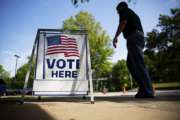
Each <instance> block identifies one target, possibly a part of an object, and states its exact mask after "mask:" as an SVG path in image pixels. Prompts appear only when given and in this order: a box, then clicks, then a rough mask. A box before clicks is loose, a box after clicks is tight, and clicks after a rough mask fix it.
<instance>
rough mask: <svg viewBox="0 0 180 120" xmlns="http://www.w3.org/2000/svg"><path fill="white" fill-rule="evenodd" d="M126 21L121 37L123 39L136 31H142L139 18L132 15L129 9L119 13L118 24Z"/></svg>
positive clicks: (134, 14)
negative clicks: (122, 36)
mask: <svg viewBox="0 0 180 120" xmlns="http://www.w3.org/2000/svg"><path fill="white" fill-rule="evenodd" d="M122 20H126V21H127V23H126V27H125V28H124V31H123V35H124V37H125V38H127V36H129V35H131V34H133V33H134V32H135V31H136V30H139V31H142V32H143V28H142V25H141V21H140V19H139V16H138V15H137V14H136V13H134V12H133V11H132V10H131V9H129V8H127V9H125V10H124V11H122V12H120V22H121V21H122Z"/></svg>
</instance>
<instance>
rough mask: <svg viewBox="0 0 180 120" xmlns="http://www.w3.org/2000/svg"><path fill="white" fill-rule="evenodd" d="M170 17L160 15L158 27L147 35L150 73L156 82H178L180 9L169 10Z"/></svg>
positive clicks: (179, 76)
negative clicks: (159, 29)
mask: <svg viewBox="0 0 180 120" xmlns="http://www.w3.org/2000/svg"><path fill="white" fill-rule="evenodd" d="M171 14H172V15H171V16H167V15H160V17H159V24H158V26H159V27H160V28H161V31H158V30H156V29H154V30H153V31H152V32H149V33H148V34H147V44H146V47H147V50H146V51H145V54H146V55H147V56H148V58H149V61H151V62H150V63H151V64H152V65H153V66H152V65H151V67H150V72H151V74H152V76H153V78H154V79H155V80H156V81H180V75H179V74H177V73H180V9H171Z"/></svg>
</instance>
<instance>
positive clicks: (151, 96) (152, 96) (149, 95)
mask: <svg viewBox="0 0 180 120" xmlns="http://www.w3.org/2000/svg"><path fill="white" fill-rule="evenodd" d="M154 97H155V96H154V95H151V94H138V93H137V94H136V95H135V98H154Z"/></svg>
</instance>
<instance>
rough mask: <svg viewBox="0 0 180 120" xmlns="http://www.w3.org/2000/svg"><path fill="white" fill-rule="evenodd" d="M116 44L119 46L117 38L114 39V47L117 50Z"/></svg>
mask: <svg viewBox="0 0 180 120" xmlns="http://www.w3.org/2000/svg"><path fill="white" fill-rule="evenodd" d="M116 44H117V38H116V37H115V38H114V39H113V46H114V48H116Z"/></svg>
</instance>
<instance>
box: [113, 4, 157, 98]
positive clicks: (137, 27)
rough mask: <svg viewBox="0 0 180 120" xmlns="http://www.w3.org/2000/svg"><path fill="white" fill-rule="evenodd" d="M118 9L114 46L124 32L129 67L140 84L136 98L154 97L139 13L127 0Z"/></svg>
mask: <svg viewBox="0 0 180 120" xmlns="http://www.w3.org/2000/svg"><path fill="white" fill-rule="evenodd" d="M116 9H117V12H118V14H119V17H120V21H119V26H118V28H117V31H116V34H115V37H114V39H113V46H114V47H115V48H116V44H117V42H118V36H119V35H120V34H121V32H123V36H124V38H125V39H126V40H127V50H128V56H127V67H128V69H129V72H130V73H131V75H132V77H133V79H134V80H136V81H137V83H138V85H139V90H138V92H137V94H136V95H135V98H154V95H153V88H152V82H151V78H150V76H149V73H148V71H147V69H146V67H145V63H144V58H143V48H144V45H145V42H144V33H143V28H142V25H141V21H140V19H139V17H138V15H137V14H136V13H135V12H134V11H132V10H131V9H130V8H128V5H127V3H126V2H120V3H119V4H118V6H117V7H116Z"/></svg>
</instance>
